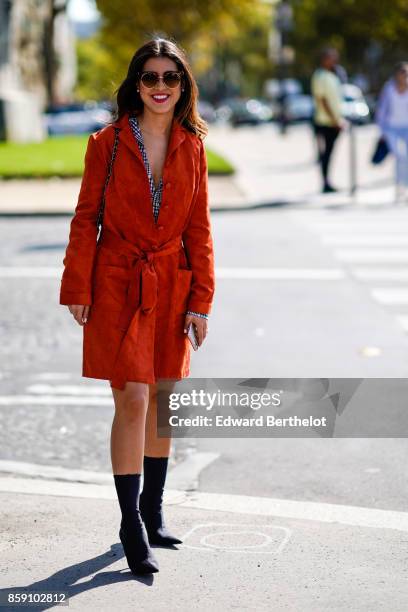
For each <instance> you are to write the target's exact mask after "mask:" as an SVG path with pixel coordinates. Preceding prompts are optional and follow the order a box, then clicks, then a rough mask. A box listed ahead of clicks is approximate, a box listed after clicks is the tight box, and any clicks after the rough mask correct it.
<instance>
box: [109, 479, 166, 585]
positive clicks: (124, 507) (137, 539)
mask: <svg viewBox="0 0 408 612" xmlns="http://www.w3.org/2000/svg"><path fill="white" fill-rule="evenodd" d="M140 477H141V474H114V475H113V478H114V480H115V487H116V492H117V495H118V499H119V506H120V509H121V511H122V520H121V523H120V530H119V538H120V541H121V542H122V546H123V550H124V551H125V555H126V559H127V562H128V565H129V568H130V570H131V571H132V573H133V574H151V573H153V572H158V571H159V564H158V563H157V559H156V558H155V557H154V555H153V552H152V550H151V548H150V546H149V540H148V536H147V532H146V528H145V526H144V524H143V521H142V518H141V515H140V510H139V492H140Z"/></svg>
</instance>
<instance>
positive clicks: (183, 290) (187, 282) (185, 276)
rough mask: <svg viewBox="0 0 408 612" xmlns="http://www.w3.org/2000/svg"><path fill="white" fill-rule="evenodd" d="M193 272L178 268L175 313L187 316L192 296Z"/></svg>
mask: <svg viewBox="0 0 408 612" xmlns="http://www.w3.org/2000/svg"><path fill="white" fill-rule="evenodd" d="M192 276H193V272H192V270H188V269H187V268H186V269H184V268H178V269H177V274H176V286H175V291H174V312H175V314H185V313H186V311H187V304H188V298H189V296H190V289H191V281H192Z"/></svg>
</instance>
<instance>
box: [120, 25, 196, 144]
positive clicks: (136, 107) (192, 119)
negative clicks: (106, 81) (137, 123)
mask: <svg viewBox="0 0 408 612" xmlns="http://www.w3.org/2000/svg"><path fill="white" fill-rule="evenodd" d="M151 57H168V58H169V59H171V60H173V61H174V62H175V63H176V64H177V68H178V70H182V71H183V72H184V75H183V79H182V85H183V87H184V91H182V92H181V96H180V98H179V100H178V101H177V104H176V106H175V108H174V116H175V117H176V118H177V119H178V121H179V122H180V123H181V125H183V126H184V127H185V128H187V129H188V130H189V131H190V132H192V133H193V134H196V135H197V136H198V137H199V138H200V139H201V140H203V139H204V137H205V136H206V135H207V133H208V126H207V123H206V122H205V121H204V119H202V117H200V115H199V112H198V108H197V101H198V94H199V92H198V87H197V83H196V81H195V79H194V76H193V73H192V70H191V67H190V65H189V62H188V60H187V57H186V53H185V51H184V50H183V49H182V48H181V47H180V46H178V45H177V44H176V43H175V42H173V41H172V40H170V39H168V38H162V37H160V36H155V37H154V38H152V39H151V40H149V41H148V42H146V43H145V44H144V45H142V46H141V47H140V48H139V49H138V50H137V51H136V53H135V54H134V56H133V57H132V59H131V61H130V64H129V68H128V72H127V75H126V78H125V79H124V81H123V82H122V83H121V85H120V86H119V87H118V89H117V90H116V91H115V92H114V93H115V94H117V95H116V102H117V110H116V116H115V118H114V121H117V120H118V119H120V118H121V117H122V116H123V115H124V114H125V113H127V112H129V113H131V114H136V115H139V114H140V113H141V112H142V110H143V106H144V103H143V100H142V98H141V97H140V94H139V93H138V92H137V90H136V89H137V88H136V84H137V82H138V81H139V77H138V72H141V71H142V70H143V66H144V64H145V62H146V61H147V60H148V59H149V58H151Z"/></svg>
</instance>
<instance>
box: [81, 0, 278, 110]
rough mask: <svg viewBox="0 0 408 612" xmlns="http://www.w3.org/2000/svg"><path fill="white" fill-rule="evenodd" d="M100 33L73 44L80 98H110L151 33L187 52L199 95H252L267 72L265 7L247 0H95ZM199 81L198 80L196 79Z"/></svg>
mask: <svg viewBox="0 0 408 612" xmlns="http://www.w3.org/2000/svg"><path fill="white" fill-rule="evenodd" d="M96 3H97V7H98V9H99V11H100V12H101V13H102V16H103V19H102V28H101V30H100V32H99V33H98V34H97V35H96V36H95V37H93V38H92V39H88V40H86V41H80V42H79V43H78V47H77V48H78V56H79V82H78V87H77V93H78V95H80V96H81V97H83V96H89V95H90V96H91V97H93V98H94V97H95V91H97V92H98V94H99V96H102V97H111V96H112V94H113V91H114V90H115V89H116V87H118V85H119V84H120V82H121V81H122V79H123V78H124V77H125V75H126V70H127V67H128V64H129V61H130V59H131V57H132V55H133V54H134V53H135V51H136V49H137V48H138V47H139V46H140V45H141V44H143V42H145V41H146V40H147V39H148V38H151V37H152V36H153V35H157V34H158V35H162V36H165V37H170V38H172V39H174V40H175V41H176V42H177V43H178V44H179V45H181V46H182V47H183V48H184V49H185V51H186V52H187V54H188V57H189V59H190V61H191V64H192V67H193V70H194V73H195V75H196V77H197V78H198V80H199V81H200V91H201V93H203V95H204V96H206V97H210V98H212V99H216V98H218V97H219V96H221V95H223V94H229V93H231V92H232V91H233V90H236V89H239V90H241V91H242V93H244V94H245V93H247V94H251V95H255V94H257V93H260V92H261V90H262V83H263V80H264V78H265V77H267V76H269V71H270V63H269V60H268V59H267V44H268V40H267V36H268V30H269V27H270V24H269V19H270V10H269V9H268V7H267V6H266V5H264V4H262V3H260V2H255V3H254V1H253V0H235V1H234V2H230V0H206V2H202V1H199V0H174V1H172V2H171V3H168V2H165V1H164V0H115V2H111V1H110V0H97V2H96ZM201 81H202V82H201Z"/></svg>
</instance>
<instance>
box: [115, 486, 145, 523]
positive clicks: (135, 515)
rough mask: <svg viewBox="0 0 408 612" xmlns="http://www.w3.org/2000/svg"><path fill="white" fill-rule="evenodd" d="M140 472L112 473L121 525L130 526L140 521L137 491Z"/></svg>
mask: <svg viewBox="0 0 408 612" xmlns="http://www.w3.org/2000/svg"><path fill="white" fill-rule="evenodd" d="M140 477H141V474H114V475H113V478H114V480H115V487H116V493H117V495H118V499H119V506H120V509H121V511H122V521H123V525H124V526H125V527H126V526H131V525H134V524H135V523H138V522H139V521H140V515H139V512H138V511H139V493H140Z"/></svg>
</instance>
